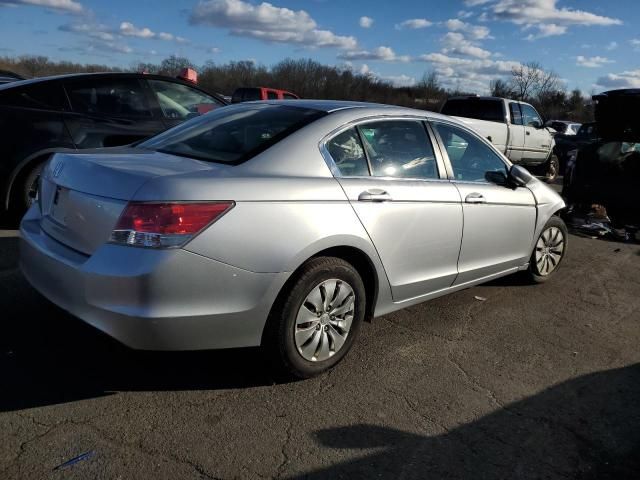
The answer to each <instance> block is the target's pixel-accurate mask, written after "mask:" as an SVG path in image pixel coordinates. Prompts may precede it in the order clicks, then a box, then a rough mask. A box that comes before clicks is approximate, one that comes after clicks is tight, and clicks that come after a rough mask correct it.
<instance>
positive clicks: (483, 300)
mask: <svg viewBox="0 0 640 480" xmlns="http://www.w3.org/2000/svg"><path fill="white" fill-rule="evenodd" d="M473 298H475V299H476V300H478V301H480V302H486V301H487V298H486V297H480V296H478V295H476V296H475V297H473Z"/></svg>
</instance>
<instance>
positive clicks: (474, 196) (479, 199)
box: [464, 192, 487, 203]
mask: <svg viewBox="0 0 640 480" xmlns="http://www.w3.org/2000/svg"><path fill="white" fill-rule="evenodd" d="M464 201H465V202H466V203H487V199H486V198H484V196H483V195H482V194H481V193H477V192H473V193H470V194H469V195H467V196H466V197H465V199H464Z"/></svg>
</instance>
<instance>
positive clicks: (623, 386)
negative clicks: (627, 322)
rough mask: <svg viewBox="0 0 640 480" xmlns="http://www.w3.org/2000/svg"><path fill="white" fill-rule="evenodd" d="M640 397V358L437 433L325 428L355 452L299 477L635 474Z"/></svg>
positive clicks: (330, 438) (322, 435)
mask: <svg viewBox="0 0 640 480" xmlns="http://www.w3.org/2000/svg"><path fill="white" fill-rule="evenodd" d="M639 398H640V364H635V365H632V366H629V367H626V368H620V369H616V370H609V371H603V372H598V373H594V374H589V375H585V376H582V377H578V378H575V379H572V380H569V381H567V382H565V383H562V384H559V385H557V386H554V387H552V388H549V389H548V390H545V391H543V392H542V393H540V394H538V395H535V396H533V397H530V398H527V399H525V400H522V401H520V402H517V403H514V404H511V405H508V406H505V407H504V408H501V409H499V410H498V411H497V412H495V413H493V414H490V415H487V416H485V417H482V418H480V419H479V420H477V421H474V422H472V423H469V424H466V425H463V426H460V427H458V428H456V429H453V430H449V431H447V432H446V433H444V434H442V435H438V436H432V437H426V436H421V435H416V434H413V433H408V432H402V431H399V430H395V429H393V428H386V427H380V426H374V425H354V426H349V427H340V428H332V429H326V430H320V431H317V432H316V433H315V437H316V440H317V442H318V443H319V444H320V445H322V446H323V447H326V448H331V449H344V450H345V456H346V455H349V456H351V457H357V459H355V460H349V461H346V462H344V463H340V464H337V465H334V466H331V467H328V468H326V469H319V470H317V471H314V472H309V473H307V474H305V475H301V476H299V477H297V478H309V479H316V478H318V479H319V478H332V479H335V478H348V479H355V478H363V479H364V478H366V479H369V478H403V479H405V478H409V479H414V478H415V479H422V478H434V479H435V478H460V479H470V480H471V479H473V480H476V479H504V478H510V479H534V478H535V479H538V478H571V479H585V480H587V479H588V480H596V479H597V480H614V479H615V480H631V479H637V478H640V401H638V399H639ZM415 409H416V411H419V405H418V406H415ZM435 420H437V419H435ZM365 449H367V452H361V453H358V452H357V450H365ZM371 449H374V452H375V453H371ZM354 450H356V452H355V453H354Z"/></svg>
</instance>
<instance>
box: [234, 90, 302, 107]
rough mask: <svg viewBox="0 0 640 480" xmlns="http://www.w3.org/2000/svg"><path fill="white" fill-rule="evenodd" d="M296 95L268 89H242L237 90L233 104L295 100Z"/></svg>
mask: <svg viewBox="0 0 640 480" xmlns="http://www.w3.org/2000/svg"><path fill="white" fill-rule="evenodd" d="M298 98H300V97H298V96H297V95H296V94H294V93H291V92H287V91H286V90H279V89H277V88H268V87H242V88H237V89H236V91H235V92H233V95H232V96H231V103H240V102H252V101H255V100H295V99H298Z"/></svg>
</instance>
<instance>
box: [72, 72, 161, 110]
mask: <svg viewBox="0 0 640 480" xmlns="http://www.w3.org/2000/svg"><path fill="white" fill-rule="evenodd" d="M66 89H67V93H68V95H69V99H70V100H71V106H72V108H73V110H74V111H75V112H79V113H88V114H98V115H109V116H114V117H151V116H152V115H151V110H149V105H148V103H147V99H146V97H145V93H144V91H143V89H142V86H141V84H140V82H139V81H138V80H137V79H135V78H113V79H110V78H109V79H96V80H94V79H87V80H82V81H78V82H69V83H67V84H66Z"/></svg>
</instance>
